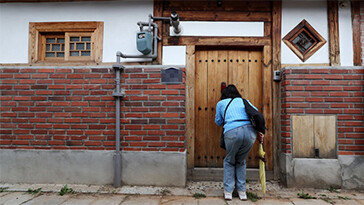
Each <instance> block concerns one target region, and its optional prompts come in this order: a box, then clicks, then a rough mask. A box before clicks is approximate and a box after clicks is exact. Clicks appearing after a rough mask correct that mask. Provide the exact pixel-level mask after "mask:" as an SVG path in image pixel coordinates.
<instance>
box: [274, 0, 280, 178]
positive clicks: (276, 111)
mask: <svg viewBox="0 0 364 205" xmlns="http://www.w3.org/2000/svg"><path fill="white" fill-rule="evenodd" d="M281 27H282V1H273V8H272V30H273V32H272V62H273V63H272V66H273V70H274V71H275V70H281V68H282V65H281V38H282V34H281ZM279 85H280V84H279V82H273V85H272V104H273V105H272V142H273V144H272V147H273V148H272V149H273V153H272V154H273V173H274V179H276V180H277V179H279V160H278V159H279V154H280V148H281V146H280V129H281V120H280V113H281V104H280V94H279V93H280V89H279Z"/></svg>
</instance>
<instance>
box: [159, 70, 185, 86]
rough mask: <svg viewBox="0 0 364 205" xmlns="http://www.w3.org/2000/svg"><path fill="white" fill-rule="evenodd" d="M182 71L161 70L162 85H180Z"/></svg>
mask: <svg viewBox="0 0 364 205" xmlns="http://www.w3.org/2000/svg"><path fill="white" fill-rule="evenodd" d="M182 73H183V72H182V70H180V69H178V68H166V69H163V70H162V83H172V84H173V83H182Z"/></svg>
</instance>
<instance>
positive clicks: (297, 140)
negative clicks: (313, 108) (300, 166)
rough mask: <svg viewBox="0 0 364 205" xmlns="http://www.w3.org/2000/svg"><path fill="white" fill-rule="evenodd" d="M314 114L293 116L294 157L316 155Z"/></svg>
mask: <svg viewBox="0 0 364 205" xmlns="http://www.w3.org/2000/svg"><path fill="white" fill-rule="evenodd" d="M313 123H314V122H313V116H312V115H305V116H298V115H295V116H292V135H293V136H292V140H293V142H292V145H293V157H314V156H315V147H314V133H313Z"/></svg>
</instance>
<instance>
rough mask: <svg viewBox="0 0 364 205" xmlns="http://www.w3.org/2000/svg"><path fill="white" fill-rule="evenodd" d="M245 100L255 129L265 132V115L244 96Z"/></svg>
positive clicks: (246, 108)
mask: <svg viewBox="0 0 364 205" xmlns="http://www.w3.org/2000/svg"><path fill="white" fill-rule="evenodd" d="M243 102H244V105H245V112H246V113H247V114H248V116H249V119H250V121H251V123H252V125H253V127H254V129H255V130H256V131H258V132H261V133H263V134H265V130H266V129H267V128H266V127H265V120H264V117H263V115H262V114H261V113H260V112H259V111H258V110H256V109H254V108H253V107H252V106H251V105H250V104H249V102H248V101H247V100H245V99H244V98H243Z"/></svg>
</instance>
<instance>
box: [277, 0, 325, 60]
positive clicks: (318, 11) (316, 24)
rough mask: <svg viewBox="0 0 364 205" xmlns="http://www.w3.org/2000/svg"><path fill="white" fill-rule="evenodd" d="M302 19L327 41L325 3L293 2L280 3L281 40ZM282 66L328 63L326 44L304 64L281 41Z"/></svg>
mask: <svg viewBox="0 0 364 205" xmlns="http://www.w3.org/2000/svg"><path fill="white" fill-rule="evenodd" d="M303 19H306V21H307V22H308V23H309V24H310V25H311V26H312V27H313V28H314V29H315V30H316V31H317V32H318V33H319V34H320V35H321V36H322V37H323V38H324V39H325V40H326V41H328V39H329V37H328V22H327V4H326V1H322V0H320V1H294V0H284V1H283V2H282V38H283V37H284V36H286V35H287V33H289V32H290V31H291V30H292V29H293V28H294V27H296V26H297V25H298V24H299V23H300V22H301V21H302V20H303ZM281 56H282V57H281V60H282V61H281V62H282V64H303V63H305V64H308V63H329V47H328V42H326V44H325V45H324V46H322V47H321V48H320V49H319V50H318V51H316V53H315V54H313V55H312V56H311V57H310V58H309V59H308V60H306V62H302V61H301V60H300V59H299V58H298V57H297V56H296V55H295V54H294V53H293V52H292V50H291V49H289V48H288V47H287V46H286V44H285V43H284V42H283V41H282V53H281Z"/></svg>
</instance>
